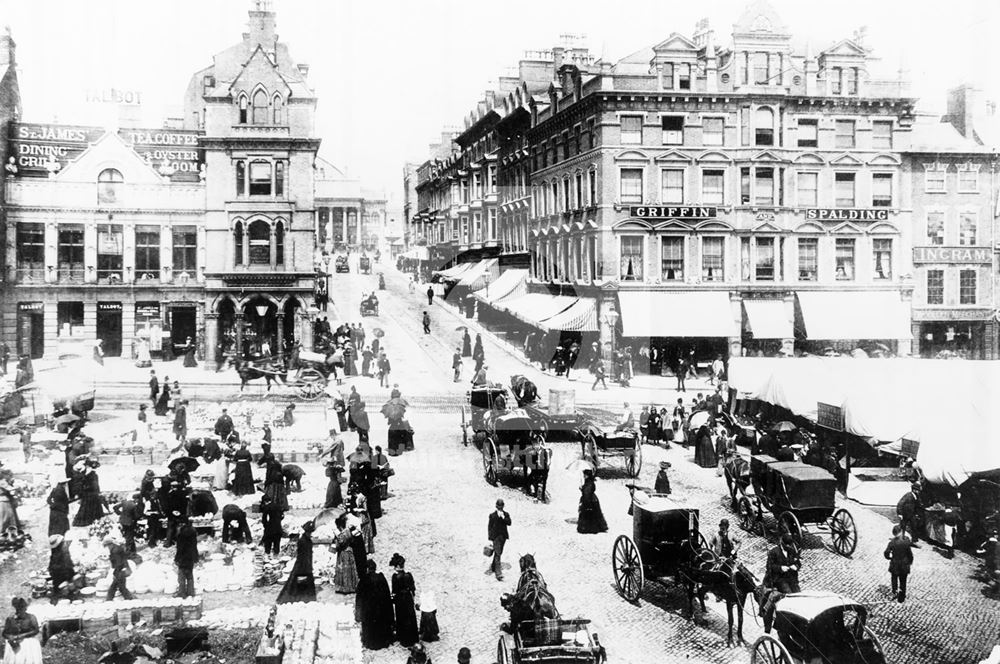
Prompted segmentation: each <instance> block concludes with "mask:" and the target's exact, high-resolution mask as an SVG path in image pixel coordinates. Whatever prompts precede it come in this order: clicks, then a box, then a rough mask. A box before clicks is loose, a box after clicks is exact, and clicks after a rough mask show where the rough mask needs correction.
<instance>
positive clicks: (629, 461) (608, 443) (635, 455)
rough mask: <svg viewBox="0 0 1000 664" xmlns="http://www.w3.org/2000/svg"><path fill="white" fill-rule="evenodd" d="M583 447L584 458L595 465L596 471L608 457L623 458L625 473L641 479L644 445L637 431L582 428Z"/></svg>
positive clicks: (589, 426) (594, 427)
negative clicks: (602, 460)
mask: <svg viewBox="0 0 1000 664" xmlns="http://www.w3.org/2000/svg"><path fill="white" fill-rule="evenodd" d="M581 435H582V440H581V443H580V444H581V446H582V448H583V458H584V460H586V461H589V462H590V463H592V464H593V465H594V469H595V470H596V469H597V467H598V465H599V464H600V460H601V459H604V458H608V457H621V458H622V459H623V461H624V464H625V472H626V473H628V476H629V477H639V471H640V470H641V469H642V443H641V442H640V440H639V432H638V431H636V430H635V429H624V430H622V431H617V430H615V429H614V428H608V429H602V428H600V427H597V426H595V425H593V424H587V425H585V426H584V427H582V428H581Z"/></svg>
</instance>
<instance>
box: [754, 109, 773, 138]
mask: <svg viewBox="0 0 1000 664" xmlns="http://www.w3.org/2000/svg"><path fill="white" fill-rule="evenodd" d="M754 143H755V144H756V145H774V111H772V110H771V109H769V108H767V107H766V106H763V107H761V108H758V109H757V112H756V113H755V114H754Z"/></svg>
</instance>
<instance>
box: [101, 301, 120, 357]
mask: <svg viewBox="0 0 1000 664" xmlns="http://www.w3.org/2000/svg"><path fill="white" fill-rule="evenodd" d="M97 338H98V339H100V340H101V341H103V342H104V344H103V348H104V356H105V357H121V354H122V303H121V302H98V303H97Z"/></svg>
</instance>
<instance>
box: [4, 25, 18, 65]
mask: <svg viewBox="0 0 1000 664" xmlns="http://www.w3.org/2000/svg"><path fill="white" fill-rule="evenodd" d="M16 52H17V44H16V43H14V38H13V37H11V35H10V26H9V25H5V26H4V28H3V35H0V65H6V66H8V67H13V66H14V65H16V64H17V58H16V57H15V54H16Z"/></svg>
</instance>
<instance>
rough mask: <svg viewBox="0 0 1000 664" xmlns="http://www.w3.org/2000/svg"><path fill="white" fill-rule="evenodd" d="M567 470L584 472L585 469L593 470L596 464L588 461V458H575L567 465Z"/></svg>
mask: <svg viewBox="0 0 1000 664" xmlns="http://www.w3.org/2000/svg"><path fill="white" fill-rule="evenodd" d="M566 470H572V471H574V472H577V473H582V472H583V471H585V470H589V471H591V472H593V470H594V464H592V463H591V462H589V461H587V460H586V459H574V460H573V461H570V462H569V465H567V466H566Z"/></svg>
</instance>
